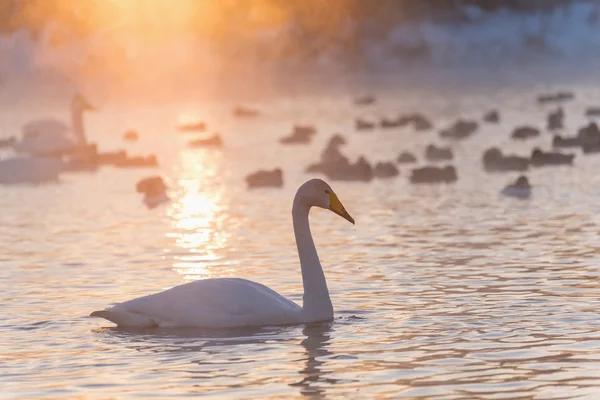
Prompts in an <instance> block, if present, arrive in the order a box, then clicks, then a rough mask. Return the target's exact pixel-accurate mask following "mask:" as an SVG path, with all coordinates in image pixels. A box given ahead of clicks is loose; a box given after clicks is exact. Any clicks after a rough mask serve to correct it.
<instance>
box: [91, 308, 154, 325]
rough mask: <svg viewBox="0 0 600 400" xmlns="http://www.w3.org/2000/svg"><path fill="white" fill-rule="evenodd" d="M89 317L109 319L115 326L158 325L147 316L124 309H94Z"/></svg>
mask: <svg viewBox="0 0 600 400" xmlns="http://www.w3.org/2000/svg"><path fill="white" fill-rule="evenodd" d="M90 317H99V318H104V319H106V320H109V321H110V322H113V323H115V324H117V326H128V327H140V328H149V327H152V326H158V325H159V324H158V322H157V321H155V320H154V319H152V318H150V317H147V316H145V315H142V314H137V313H132V312H128V311H126V310H114V309H111V310H101V311H94V312H93V313H91V314H90Z"/></svg>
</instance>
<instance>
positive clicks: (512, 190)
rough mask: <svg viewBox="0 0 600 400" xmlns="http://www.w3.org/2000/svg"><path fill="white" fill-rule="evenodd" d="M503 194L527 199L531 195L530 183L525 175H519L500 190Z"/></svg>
mask: <svg viewBox="0 0 600 400" xmlns="http://www.w3.org/2000/svg"><path fill="white" fill-rule="evenodd" d="M500 193H501V194H502V195H504V196H509V197H517V198H519V199H527V198H529V197H530V196H531V185H530V184H529V180H528V179H527V177H526V176H523V175H522V176H520V177H519V178H518V179H517V180H516V181H515V182H514V183H511V184H510V185H508V186H506V187H505V188H504V189H502V191H501V192H500Z"/></svg>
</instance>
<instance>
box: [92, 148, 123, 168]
mask: <svg viewBox="0 0 600 400" xmlns="http://www.w3.org/2000/svg"><path fill="white" fill-rule="evenodd" d="M126 160H127V152H126V151H125V150H119V151H113V152H111V151H107V152H98V153H97V154H96V162H97V163H98V165H117V164H119V163H120V162H125V161H126Z"/></svg>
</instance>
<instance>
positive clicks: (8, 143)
mask: <svg viewBox="0 0 600 400" xmlns="http://www.w3.org/2000/svg"><path fill="white" fill-rule="evenodd" d="M16 142H17V139H16V138H15V137H14V136H11V137H9V138H7V139H0V149H1V148H3V147H12V146H13V145H14V144H15V143H16Z"/></svg>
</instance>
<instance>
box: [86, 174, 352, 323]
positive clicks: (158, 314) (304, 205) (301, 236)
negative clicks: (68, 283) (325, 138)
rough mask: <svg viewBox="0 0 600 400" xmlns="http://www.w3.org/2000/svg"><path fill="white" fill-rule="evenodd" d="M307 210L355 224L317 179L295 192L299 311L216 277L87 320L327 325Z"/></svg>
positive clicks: (252, 285)
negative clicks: (323, 211) (300, 282)
mask: <svg viewBox="0 0 600 400" xmlns="http://www.w3.org/2000/svg"><path fill="white" fill-rule="evenodd" d="M312 206H319V207H323V208H329V209H331V210H332V211H334V212H336V213H337V214H339V215H341V216H343V217H344V218H346V219H348V220H349V221H351V222H353V223H354V220H353V219H352V217H350V215H348V213H347V212H346V210H345V209H344V208H343V206H342V205H341V203H340V202H339V200H338V199H337V196H336V195H335V194H334V193H333V191H331V188H329V185H327V184H326V183H325V182H323V181H322V180H320V179H313V180H311V181H308V182H307V183H305V184H304V185H302V186H301V187H300V189H298V193H297V194H296V197H295V198H294V206H293V209H292V216H293V222H294V234H295V236H296V244H297V247H298V254H299V256H300V265H301V268H302V280H303V284H304V296H303V305H302V307H300V306H299V305H297V304H296V303H294V302H293V301H291V300H288V299H286V298H285V297H283V296H281V295H280V294H278V293H276V292H275V291H273V290H272V289H269V288H268V287H266V286H264V285H262V284H260V283H256V282H251V281H248V280H245V279H236V278H217V279H205V280H199V281H195V282H191V283H187V284H184V285H180V286H176V287H174V288H171V289H168V290H165V291H163V292H160V293H156V294H152V295H149V296H144V297H139V298H136V299H133V300H129V301H126V302H124V303H120V304H117V305H115V306H114V307H111V308H108V309H106V310H103V311H95V312H93V313H92V314H91V315H92V316H97V317H102V318H105V319H107V320H109V321H112V322H114V323H116V324H117V325H118V326H128V327H152V326H159V327H201V328H232V327H244V326H265V325H288V324H299V323H307V322H315V321H325V320H329V319H331V318H333V305H332V304H331V299H330V298H329V291H328V289H327V283H326V281H325V275H324V273H323V269H322V267H321V264H320V262H319V257H318V255H317V250H316V249H315V245H314V242H313V240H312V235H311V233H310V227H309V223H308V213H309V210H310V207H312Z"/></svg>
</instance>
